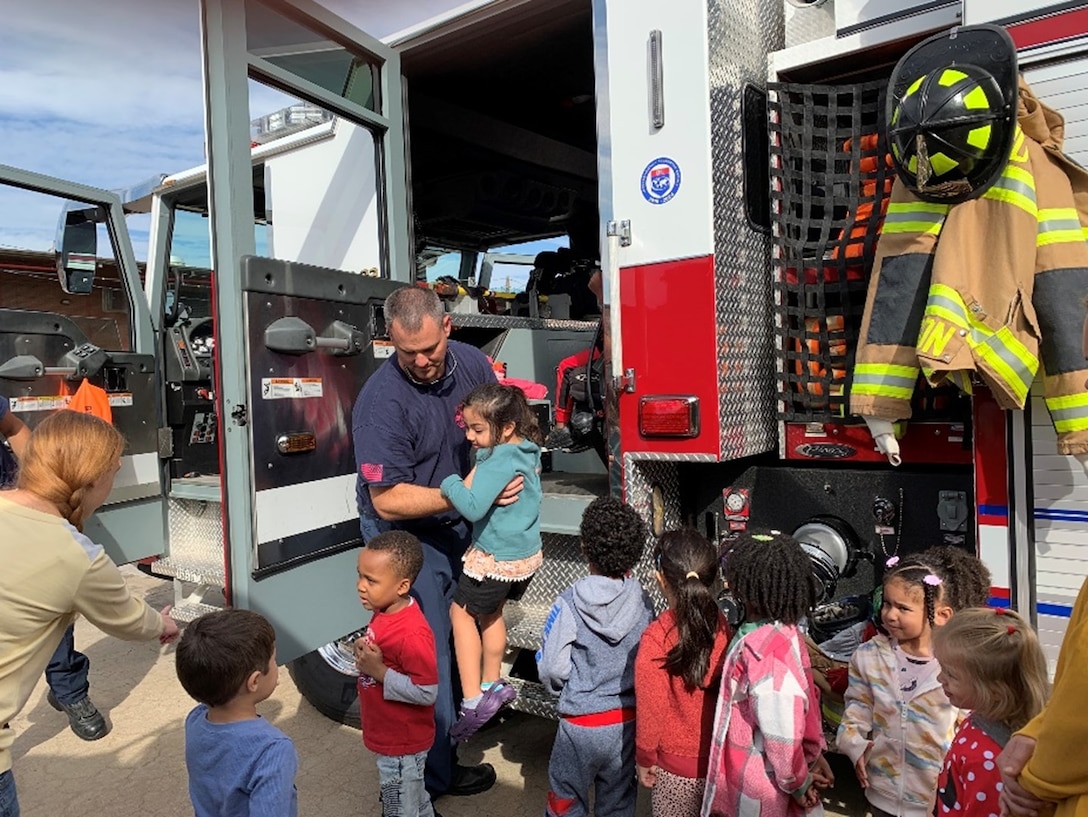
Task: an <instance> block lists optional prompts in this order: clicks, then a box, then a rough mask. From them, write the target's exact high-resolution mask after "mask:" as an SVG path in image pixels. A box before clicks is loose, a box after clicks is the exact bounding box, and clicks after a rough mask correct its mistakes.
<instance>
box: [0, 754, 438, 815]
mask: <svg viewBox="0 0 1088 817" xmlns="http://www.w3.org/2000/svg"><path fill="white" fill-rule="evenodd" d="M426 764H427V753H426V752H420V753H419V754H415V755H399V756H397V757H391V756H389V755H378V790H379V791H380V792H381V796H382V817H434V806H432V805H431V797H430V795H428V794H427V787H426V786H425V785H423V769H424V767H425V766H426ZM0 817H2V815H0Z"/></svg>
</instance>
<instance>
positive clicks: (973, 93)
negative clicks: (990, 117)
mask: <svg viewBox="0 0 1088 817" xmlns="http://www.w3.org/2000/svg"><path fill="white" fill-rule="evenodd" d="M963 106H964V107H965V108H967V110H969V111H979V110H985V109H986V108H989V107H990V100H989V99H987V97H986V92H985V91H984V90H982V86H981V85H976V86H975V87H974V88H972V89H971V90H970V91H968V92H967V93H966V94H964V95H963Z"/></svg>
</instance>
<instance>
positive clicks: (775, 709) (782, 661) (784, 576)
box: [702, 531, 833, 817]
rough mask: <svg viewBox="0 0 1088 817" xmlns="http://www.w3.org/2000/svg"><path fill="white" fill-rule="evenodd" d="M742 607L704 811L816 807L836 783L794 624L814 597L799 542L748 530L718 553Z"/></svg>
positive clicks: (707, 815)
mask: <svg viewBox="0 0 1088 817" xmlns="http://www.w3.org/2000/svg"><path fill="white" fill-rule="evenodd" d="M724 572H725V580H726V583H727V584H728V586H729V590H730V591H731V592H732V594H733V596H734V598H735V599H736V601H737V602H738V604H739V605H740V606H742V607H743V609H744V611H745V614H746V622H745V623H744V624H742V625H741V626H740V627H739V628H738V630H737V633H736V635H735V636H734V637H733V641H732V643H731V644H730V645H729V651H728V654H727V656H726V659H725V667H724V669H723V671H722V686H721V692H720V694H719V696H718V708H717V712H716V713H715V718H714V730H713V733H712V740H711V746H710V765H709V768H708V770H707V785H706V794H705V795H704V798H703V809H702V817H719V816H722V817H799V816H800V815H802V814H805V813H806V812H808V813H810V814H821V813H822V807H821V805H820V796H819V789H821V788H824V787H826V786H830V785H831V784H832V782H833V778H832V776H831V770H830V768H829V767H828V765H827V762H826V761H825V760H824V757H823V749H824V739H823V731H822V728H821V725H820V704H819V700H818V698H817V696H816V691H815V689H814V687H813V685H812V671H811V666H810V664H809V659H808V651H807V650H806V649H805V646H804V643H803V642H802V638H801V633H800V632H799V631H798V629H797V623H798V622H799V621H800V620H801V619H802V618H804V617H805V615H807V614H808V612H809V610H811V609H812V606H813V604H814V601H815V598H814V588H813V583H812V567H811V565H810V564H809V560H808V557H807V556H805V554H804V552H803V551H802V550H801V546H800V544H798V542H797V540H795V539H793V538H792V537H790V536H786V535H784V534H782V533H779V532H778V531H771V533H770V534H749V535H744V536H742V537H741V538H740V539H739V540H737V542H736V544H734V546H733V547H732V549H731V550H730V551H729V553H728V554H727V555H726V557H725V566H724Z"/></svg>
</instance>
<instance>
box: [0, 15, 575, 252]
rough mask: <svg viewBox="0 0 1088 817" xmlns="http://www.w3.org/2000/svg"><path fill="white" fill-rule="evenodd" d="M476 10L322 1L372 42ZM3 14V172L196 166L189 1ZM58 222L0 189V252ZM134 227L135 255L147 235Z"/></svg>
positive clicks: (104, 173)
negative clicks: (453, 12) (449, 13)
mask: <svg viewBox="0 0 1088 817" xmlns="http://www.w3.org/2000/svg"><path fill="white" fill-rule="evenodd" d="M482 2H483V0H469V1H468V2H467V3H465V2H464V0H460V2H458V0H397V2H376V1H375V0H367V2H365V3H360V2H358V0H322V4H323V5H325V6H327V7H328V8H329V9H331V10H332V11H334V12H336V13H338V14H341V15H342V16H344V17H345V18H347V19H350V20H351V21H352V22H354V23H355V24H356V25H358V26H359V27H361V28H364V29H365V30H366V31H368V32H369V33H371V34H373V35H375V36H377V37H386V36H388V35H389V34H392V33H394V32H397V31H400V30H402V29H404V28H406V27H407V26H409V25H411V24H412V23H413V22H415V21H418V20H423V19H427V18H428V17H431V16H433V15H434V14H436V13H439V12H442V11H444V10H448V9H450V8H454V7H458V6H462V5H463V6H471V5H480V4H481V3H482ZM4 5H5V8H4V11H3V24H2V25H0V163H2V164H7V165H13V166H16V167H20V168H23V169H26V170H33V171H36V172H39V173H45V174H47V175H50V176H56V177H60V178H64V179H69V180H72V181H77V182H81V183H84V184H89V185H93V186H96V187H104V188H107V189H119V188H127V187H130V186H132V185H135V184H138V183H140V182H142V181H144V180H146V179H148V178H151V177H153V176H157V175H160V174H170V173H176V172H179V171H182V170H185V169H187V168H190V167H194V166H196V165H199V164H201V163H203V161H204V132H203V104H202V88H201V58H200V32H199V6H198V3H197V1H196V0H100V1H99V2H97V3H79V4H76V3H72V2H71V0H31V1H30V2H26V1H25V0H24V1H23V2H9V3H5V4H4ZM287 101H289V100H287V99H286V98H285V97H284V96H283V95H282V94H279V93H278V92H276V91H273V90H271V89H266V88H261V87H260V86H256V85H252V87H251V96H250V113H251V116H253V117H255V116H258V115H261V114H265V113H269V112H271V111H274V110H277V109H279V108H280V107H282V106H283V105H284V104H285V102H287ZM59 213H60V203H59V202H58V201H56V200H54V199H51V198H48V197H45V196H41V195H38V194H31V193H26V192H23V191H12V190H11V189H10V188H5V187H0V246H9V247H18V248H22V249H34V250H48V249H50V248H51V247H52V245H53V242H54V237H55V230H56V224H57V218H58V215H59ZM144 224H145V225H146V220H145V221H144ZM131 228H132V231H133V244H134V245H135V246H136V249H137V255H138V256H142V255H143V254H144V252H145V250H146V241H147V236H146V226H143V227H141V225H140V224H139V223H135V224H133V225H132V226H131ZM554 246H555V242H554V241H553V242H545V243H543V244H539V246H538V244H534V245H533V246H531V247H529V248H528V249H527V250H526V252H529V253H535V252H537V251H538V250H539V249H544V248H551V247H554ZM103 249H104V248H103ZM100 252H101V251H100ZM101 254H104V253H101Z"/></svg>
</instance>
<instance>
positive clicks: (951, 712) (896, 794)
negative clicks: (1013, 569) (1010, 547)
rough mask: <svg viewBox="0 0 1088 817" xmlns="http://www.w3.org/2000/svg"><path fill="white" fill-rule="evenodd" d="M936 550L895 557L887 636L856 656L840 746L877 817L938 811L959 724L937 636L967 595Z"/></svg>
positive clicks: (886, 597) (885, 617) (885, 608)
mask: <svg viewBox="0 0 1088 817" xmlns="http://www.w3.org/2000/svg"><path fill="white" fill-rule="evenodd" d="M937 550H938V552H940V551H944V550H945V549H943V548H942V549H937ZM928 555H930V554H922V556H920V557H919V556H908V557H904V558H903V559H902V560H900V559H899V558H898V557H893V558H891V559H889V560H888V563H887V570H886V572H885V574H884V592H883V602H882V604H881V608H880V615H881V620H882V622H883V625H884V629H885V631H886V632H887V635H883V634H881V635H877V636H875V637H874V638H873V639H872V640H870V641H868V642H866V643H865V644H863V645H861V647H859V648H858V650H857V651H856V652H855V653H854V656H853V658H852V659H851V661H850V686H849V688H848V689H847V691H846V710H845V712H844V714H843V719H842V724H841V725H840V726H839V733H838V738H837V743H838V748H839V750H840V751H842V752H844V753H845V754H846V755H847V756H849V758H850V760H852V761H853V762H854V768H855V770H856V772H857V775H858V781H859V782H860V783H861V786H862V788H864V789H865V797H866V799H867V800H868V801H869V805H870V807H871V809H872V812H873V817H888V816H889V815H890V816H891V817H925V816H926V815H929V814H932V812H933V802H934V795H935V793H936V789H937V775H938V774H939V772H940V770H941V764H942V763H943V761H944V755H945V752H946V751H947V750H948V745H949V743H950V742H951V740H952V735H953V734H954V733H955V730H956V726H957V724H958V721H959V710H957V709H956V708H955V707H953V706H952V704H951V703H950V702H949V700H948V698H947V697H946V696H945V694H944V691H943V690H942V689H941V684H940V682H939V681H938V680H937V675H938V673H939V672H940V666H939V665H938V663H937V660H936V659H935V658H934V657H933V646H932V636H933V630H934V628H935V627H939V626H941V625H942V624H944V623H946V622H947V621H948V620H949V619H950V618H951V616H952V613H953V611H954V606H953V605H956V606H958V605H957V604H956V602H957V601H959V600H960V598H961V597H962V596H964V595H965V594H964V592H963V590H962V589H961V590H960V591H957V589H956V588H955V587H954V585H953V581H951V580H953V579H955V578H956V577H954V576H952V575H950V574H951V573H953V571H952V570H950V569H949V567H950V565H949V561H948V560H947V559H937V558H933V559H932V560H927V559H926V558H925V557H926V556H928ZM932 555H934V556H936V555H938V554H932ZM965 558H971V557H966V555H965ZM972 561H973V562H974V563H975V567H974V570H972V572H974V573H977V574H978V575H977V576H972V577H971V578H972V579H976V578H981V576H982V573H981V572H980V571H982V570H984V569H983V568H981V564H980V563H978V561H977V560H974V559H972Z"/></svg>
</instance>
